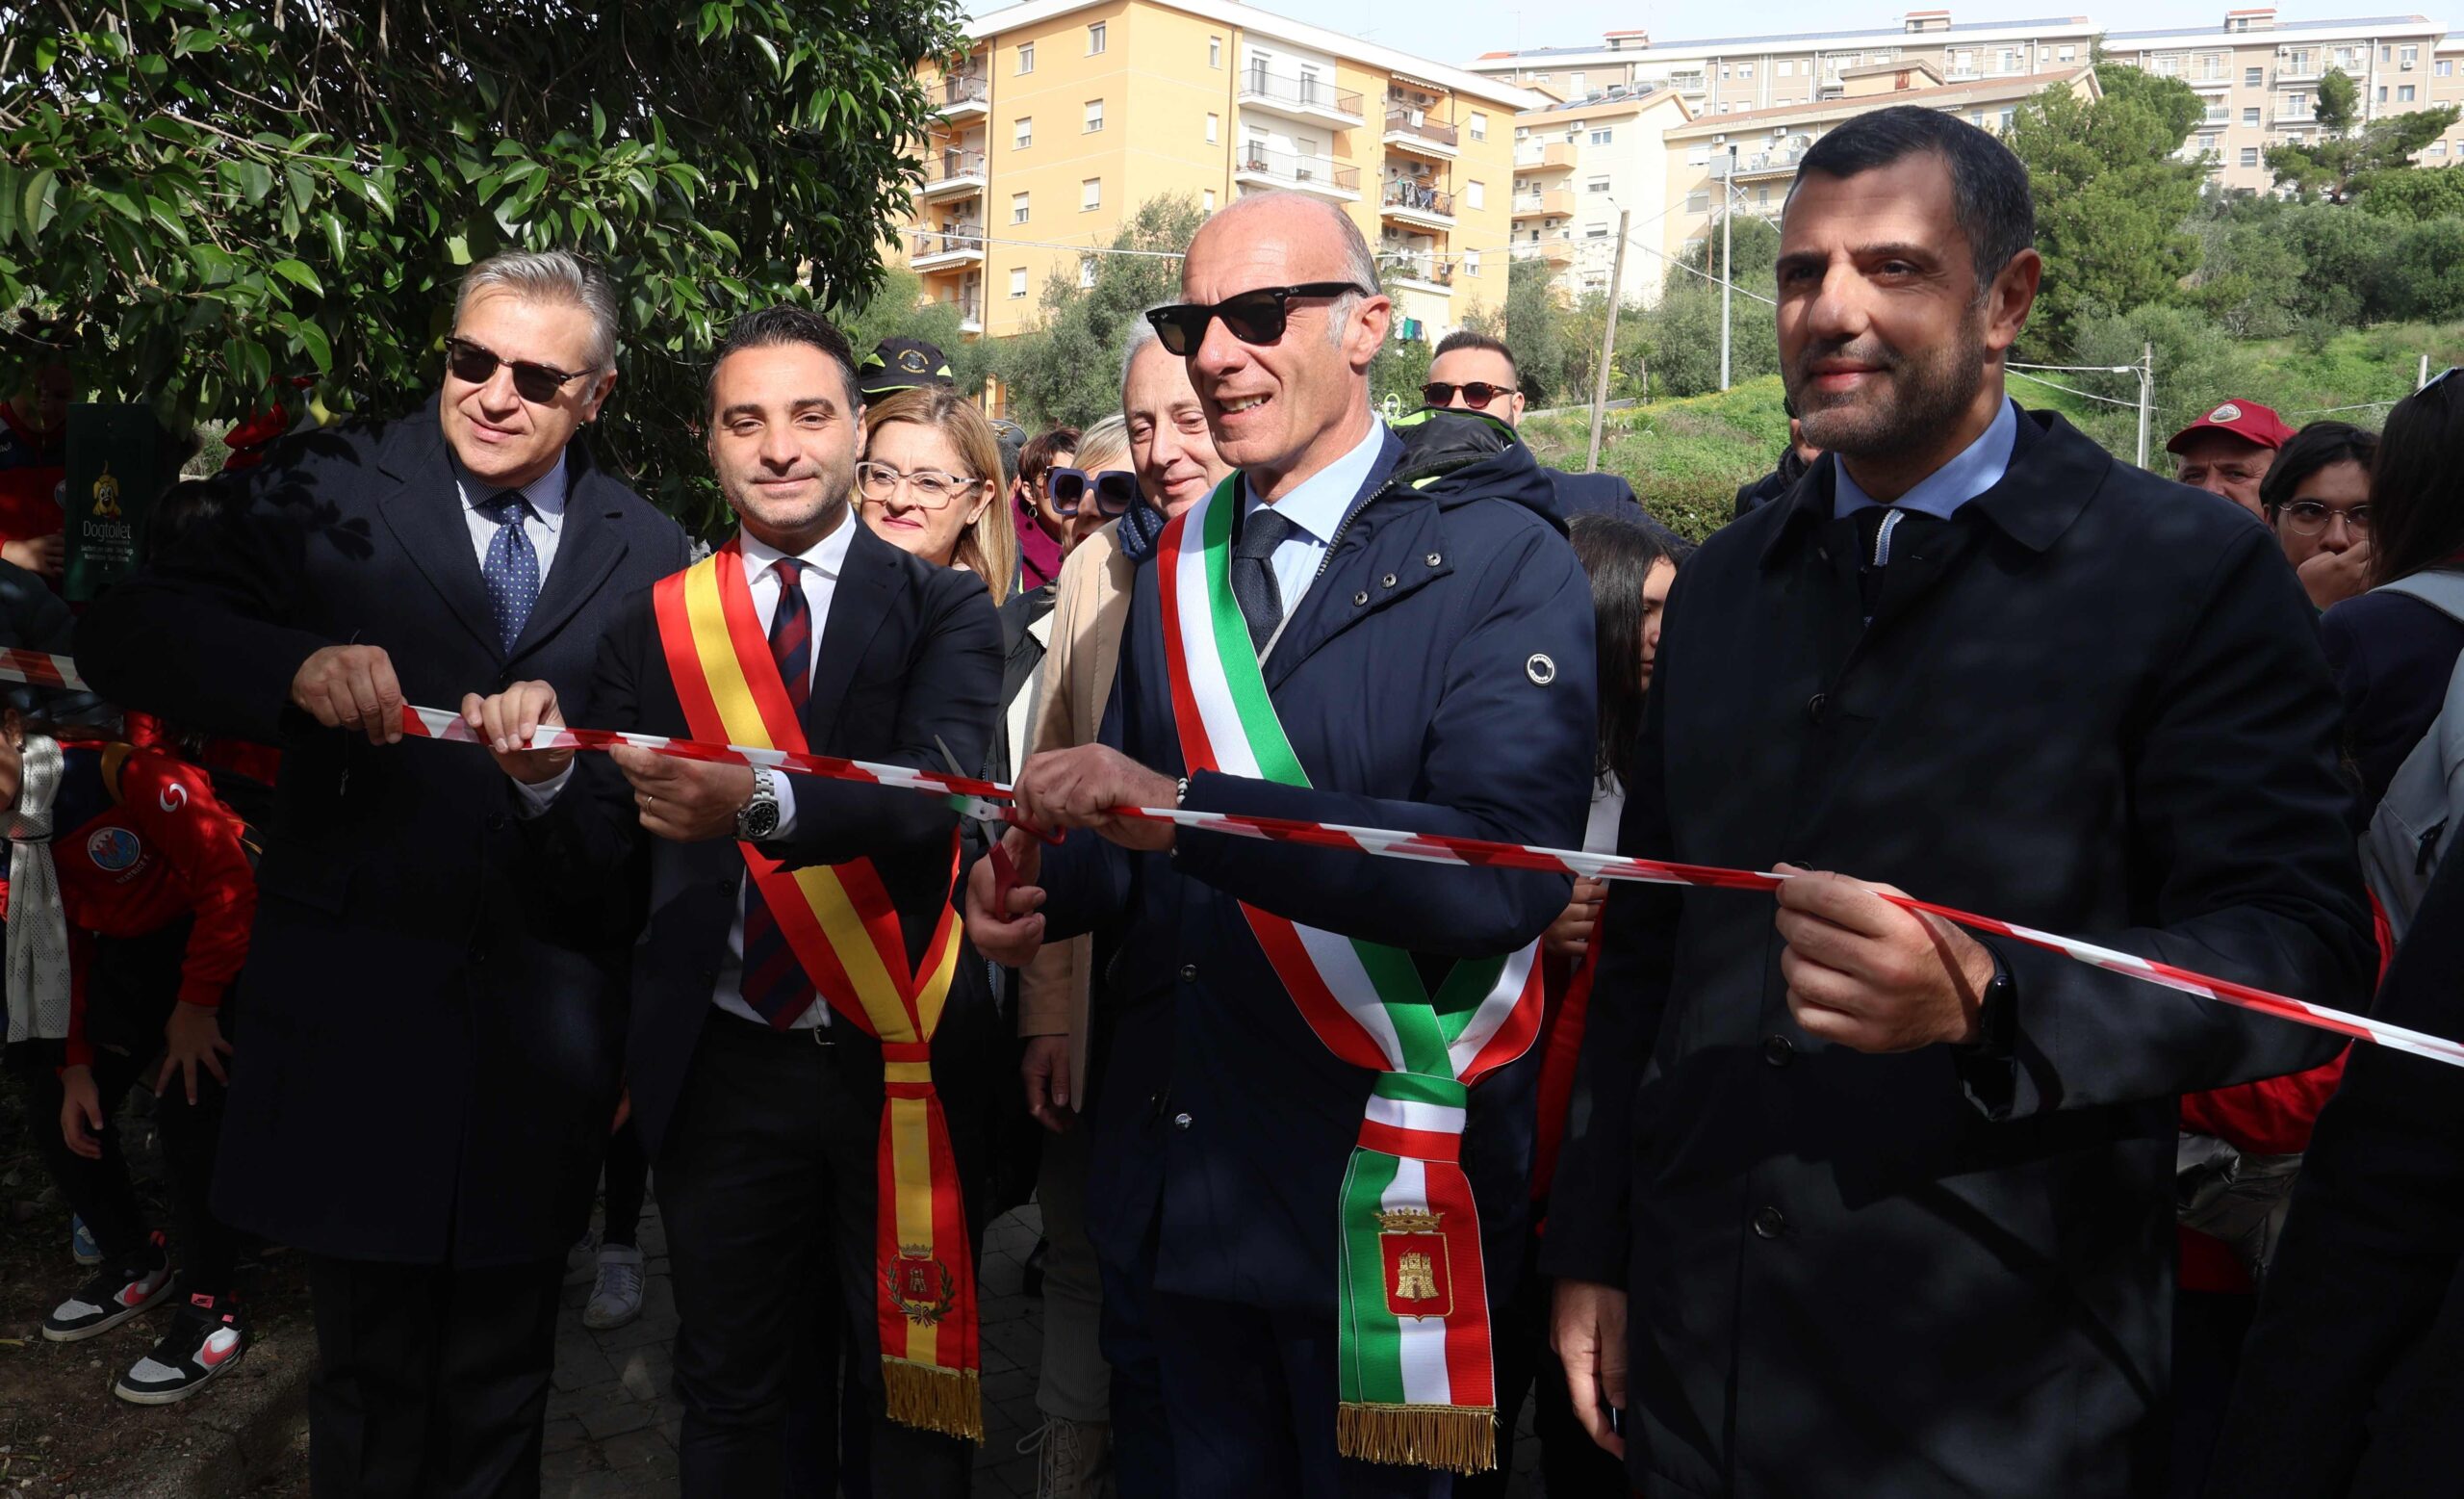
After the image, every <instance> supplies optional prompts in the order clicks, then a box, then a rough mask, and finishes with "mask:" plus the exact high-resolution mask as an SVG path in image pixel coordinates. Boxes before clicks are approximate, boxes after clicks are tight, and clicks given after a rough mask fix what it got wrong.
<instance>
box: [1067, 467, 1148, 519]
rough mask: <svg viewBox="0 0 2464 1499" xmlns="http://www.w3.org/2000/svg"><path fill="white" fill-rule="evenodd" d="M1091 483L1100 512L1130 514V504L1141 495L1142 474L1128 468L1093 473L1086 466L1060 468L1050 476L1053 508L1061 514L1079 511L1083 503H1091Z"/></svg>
mask: <svg viewBox="0 0 2464 1499" xmlns="http://www.w3.org/2000/svg"><path fill="white" fill-rule="evenodd" d="M1089 488H1092V489H1093V490H1094V495H1095V513H1096V514H1098V515H1110V516H1120V515H1127V514H1128V513H1129V507H1130V506H1131V505H1132V504H1136V503H1137V501H1138V498H1139V495H1138V476H1137V475H1135V474H1133V473H1131V472H1130V471H1129V470H1127V469H1106V470H1104V471H1103V472H1102V473H1100V474H1090V473H1088V472H1087V471H1086V470H1085V469H1062V468H1057V469H1054V470H1053V471H1052V478H1051V480H1050V491H1049V492H1050V493H1051V495H1052V508H1053V510H1054V511H1055V512H1056V513H1058V514H1061V515H1075V514H1077V513H1078V508H1079V506H1081V505H1083V504H1086V503H1087V492H1088V490H1089Z"/></svg>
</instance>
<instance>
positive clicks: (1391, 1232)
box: [1156, 479, 1542, 1473]
mask: <svg viewBox="0 0 2464 1499" xmlns="http://www.w3.org/2000/svg"><path fill="white" fill-rule="evenodd" d="M1239 504H1240V501H1239V492H1238V490H1237V488H1236V487H1235V483H1234V481H1233V480H1230V479H1227V480H1225V481H1224V483H1223V484H1222V485H1221V486H1220V487H1219V488H1218V489H1217V490H1216V491H1215V492H1214V493H1213V494H1211V495H1209V496H1208V497H1207V498H1205V499H1204V500H1201V501H1200V502H1198V504H1196V505H1194V506H1193V507H1192V508H1191V509H1190V510H1189V512H1188V513H1186V514H1184V515H1182V516H1181V517H1180V518H1179V519H1177V520H1175V521H1173V522H1172V523H1171V524H1170V525H1169V526H1168V527H1166V528H1165V530H1164V535H1163V540H1162V543H1161V545H1160V548H1159V556H1158V559H1157V572H1156V577H1157V579H1158V581H1159V583H1160V585H1161V588H1162V593H1161V603H1162V606H1163V618H1164V641H1165V649H1166V652H1167V654H1168V658H1169V661H1170V679H1171V690H1172V715H1173V721H1174V723H1175V724H1176V725H1177V726H1178V728H1179V730H1180V737H1181V754H1182V758H1183V760H1184V761H1185V762H1186V763H1187V764H1188V766H1189V768H1190V769H1191V770H1192V771H1193V772H1195V771H1198V770H1219V771H1221V772H1223V773H1224V774H1227V775H1237V776H1251V777H1256V778H1259V779H1263V780H1269V781H1274V782H1277V783H1279V784H1282V785H1285V786H1307V785H1308V784H1309V777H1308V775H1307V773H1306V772H1304V771H1303V770H1302V769H1301V766H1300V762H1299V759H1298V757H1296V755H1295V754H1294V753H1293V750H1292V745H1291V742H1290V741H1289V740H1288V739H1287V738H1286V737H1284V733H1283V725H1282V723H1281V722H1280V721H1279V720H1278V719H1277V718H1276V716H1275V710H1274V704H1273V702H1272V701H1271V700H1270V699H1269V697H1268V695H1267V688H1266V679H1265V677H1264V676H1263V675H1262V674H1261V673H1260V671H1259V668H1258V656H1257V651H1256V650H1255V648H1254V647H1253V646H1252V645H1251V644H1250V640H1249V631H1248V627H1247V625H1246V624H1245V622H1244V621H1243V620H1242V617H1241V608H1240V605H1239V604H1238V603H1236V602H1235V601H1234V599H1233V596H1232V588H1231V579H1230V571H1229V560H1230V556H1231V544H1232V521H1233V517H1234V515H1235V514H1236V513H1237V511H1238V508H1239ZM1241 909H1242V911H1243V913H1244V914H1245V915H1246V917H1248V921H1249V929H1250V931H1251V932H1252V933H1254V934H1255V935H1256V937H1257V940H1258V945H1259V946H1260V947H1261V948H1263V949H1264V950H1265V952H1266V956H1267V961H1268V962H1269V963H1270V964H1271V965H1272V966H1273V968H1274V970H1275V974H1276V976H1277V977H1279V978H1280V979H1281V980H1282V981H1283V987H1284V989H1285V990H1286V991H1287V992H1288V993H1289V994H1290V995H1292V998H1293V1002H1294V1003H1295V1004H1296V1005H1297V1006H1298V1007H1299V1010H1300V1013H1301V1016H1302V1017H1303V1018H1304V1019H1305V1020H1307V1021H1308V1022H1309V1026H1310V1028H1311V1029H1312V1030H1314V1031H1316V1032H1317V1035H1318V1039H1319V1040H1320V1041H1322V1042H1323V1043H1324V1044H1325V1045H1326V1047H1327V1049H1329V1050H1331V1051H1333V1052H1334V1053H1335V1055H1337V1056H1339V1057H1341V1058H1343V1059H1344V1060H1345V1061H1347V1062H1349V1063H1351V1064H1352V1065H1353V1066H1355V1067H1363V1068H1367V1069H1369V1070H1371V1071H1373V1072H1374V1073H1377V1080H1376V1084H1375V1087H1374V1089H1373V1092H1372V1093H1371V1095H1370V1099H1369V1109H1368V1117H1367V1118H1366V1119H1364V1120H1363V1121H1362V1123H1361V1127H1360V1137H1359V1141H1358V1143H1357V1144H1356V1145H1355V1147H1354V1148H1353V1150H1352V1153H1351V1162H1350V1165H1349V1167H1348V1168H1347V1170H1346V1172H1345V1174H1344V1187H1343V1200H1342V1202H1341V1203H1340V1207H1339V1210H1340V1215H1341V1216H1340V1228H1339V1230H1338V1231H1339V1234H1340V1250H1341V1262H1342V1267H1343V1269H1342V1283H1341V1285H1340V1286H1339V1288H1338V1293H1337V1299H1338V1304H1339V1312H1338V1316H1339V1318H1340V1327H1339V1330H1338V1331H1339V1337H1340V1348H1339V1352H1338V1355H1337V1357H1338V1360H1339V1365H1340V1376H1341V1395H1342V1401H1343V1404H1342V1406H1341V1408H1340V1409H1339V1410H1338V1411H1337V1414H1336V1441H1337V1446H1338V1448H1339V1450H1340V1451H1341V1452H1342V1453H1343V1454H1344V1455H1345V1456H1347V1457H1353V1458H1365V1459H1368V1460H1372V1461H1376V1462H1399V1463H1409V1464H1415V1465H1418V1466H1423V1467H1435V1468H1447V1469H1451V1470H1452V1471H1454V1472H1458V1473H1476V1472H1480V1471H1483V1470H1485V1469H1488V1468H1493V1467H1495V1466H1496V1465H1497V1383H1496V1374H1495V1371H1494V1369H1493V1367H1492V1360H1491V1357H1490V1348H1489V1308H1488V1282H1487V1279H1486V1278H1485V1275H1484V1272H1483V1270H1482V1266H1481V1262H1480V1222H1479V1214H1478V1212H1477V1210H1476V1208H1475V1206H1474V1204H1473V1201H1472V1184H1471V1181H1470V1180H1469V1179H1468V1178H1467V1177H1466V1176H1464V1175H1463V1168H1462V1165H1461V1163H1460V1156H1461V1147H1462V1137H1463V1118H1464V1112H1465V1107H1466V1104H1467V1102H1468V1098H1469V1090H1470V1088H1471V1087H1472V1085H1473V1084H1475V1083H1476V1082H1478V1081H1479V1080H1480V1078H1482V1077H1483V1076H1485V1075H1487V1074H1488V1073H1491V1072H1493V1071H1495V1070H1496V1069H1498V1068H1500V1067H1502V1066H1504V1065H1505V1064H1507V1063H1508V1062H1511V1061H1513V1060H1514V1059H1515V1058H1517V1057H1519V1056H1521V1055H1522V1054H1523V1053H1524V1051H1525V1050H1526V1049H1527V1048H1528V1047H1530V1045H1531V1043H1532V1039H1533V1038H1534V1037H1535V1036H1536V1035H1537V1034H1538V1032H1539V1028H1540V1017H1541V1006H1542V996H1541V985H1540V967H1539V964H1538V963H1537V962H1536V961H1535V959H1536V957H1537V954H1538V950H1539V948H1538V943H1533V944H1532V945H1531V946H1529V947H1527V948H1525V949H1523V950H1522V951H1520V952H1515V953H1511V954H1508V955H1507V956H1505V957H1501V958H1486V959H1480V960H1476V961H1464V962H1458V963H1456V964H1455V965H1454V967H1453V969H1451V970H1450V972H1449V973H1448V974H1447V977H1446V980H1445V982H1444V983H1443V984H1441V985H1440V986H1439V987H1438V991H1437V994H1436V995H1434V996H1432V995H1430V994H1429V993H1428V990H1427V987H1426V986H1425V985H1424V984H1423V983H1422V981H1421V976H1420V970H1419V969H1417V968H1416V967H1415V966H1414V964H1413V960H1412V955H1411V954H1410V953H1408V952H1405V951H1404V950H1402V949H1401V948H1399V947H1387V946H1381V945H1379V944H1377V943H1369V942H1361V941H1359V940H1357V939H1354V938H1348V937H1343V936H1339V935H1337V934H1336V933H1333V932H1325V931H1321V930H1319V929H1318V928H1316V927H1311V926H1303V925H1300V924H1299V923H1298V922H1296V921H1292V920H1289V919H1287V918H1286V917H1279V916H1275V915H1273V914H1272V913H1270V912H1266V911H1261V910H1259V909H1258V908H1257V907H1255V906H1252V905H1248V904H1246V903H1244V904H1243V906H1242V908H1241Z"/></svg>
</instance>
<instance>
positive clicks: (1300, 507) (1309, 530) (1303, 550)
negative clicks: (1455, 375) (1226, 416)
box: [1241, 416, 1386, 619]
mask: <svg viewBox="0 0 2464 1499" xmlns="http://www.w3.org/2000/svg"><path fill="white" fill-rule="evenodd" d="M1385 447H1386V424H1385V423H1384V422H1382V421H1379V420H1378V419H1377V418H1376V417H1374V416H1372V417H1371V418H1370V419H1369V435H1368V436H1366V437H1363V438H1362V439H1361V440H1360V442H1359V443H1358V444H1357V445H1356V446H1355V447H1353V449H1352V450H1351V452H1347V453H1345V454H1344V455H1343V456H1342V457H1340V458H1337V459H1336V460H1335V461H1334V462H1332V463H1329V464H1327V465H1326V466H1325V467H1324V468H1322V469H1320V470H1319V471H1318V472H1317V473H1315V474H1312V475H1310V476H1309V477H1308V478H1304V479H1302V480H1301V481H1300V482H1299V484H1298V485H1297V486H1296V487H1295V488H1294V489H1293V491H1292V493H1290V494H1288V495H1286V496H1284V497H1283V498H1282V499H1280V500H1277V501H1276V502H1274V513H1275V514H1277V515H1280V516H1282V517H1283V518H1284V519H1285V520H1287V521H1290V522H1291V523H1292V525H1293V531H1292V534H1291V535H1289V536H1286V537H1285V538H1284V539H1283V540H1282V541H1281V542H1279V543H1277V544H1276V546H1275V549H1274V553H1273V555H1272V556H1270V557H1268V559H1267V565H1268V566H1269V567H1271V568H1272V569H1274V585H1275V588H1276V590H1277V591H1278V592H1279V593H1281V594H1282V596H1283V617H1284V618H1286V619H1290V618H1291V617H1292V616H1293V615H1294V614H1296V613H1298V612H1299V609H1300V596H1301V595H1302V594H1305V593H1307V592H1308V591H1309V584H1310V583H1312V582H1315V581H1316V580H1317V577H1318V564H1319V562H1320V561H1321V560H1322V559H1323V558H1324V557H1325V555H1326V549H1327V548H1328V547H1330V546H1333V545H1334V542H1335V532H1336V531H1338V530H1342V529H1343V524H1344V517H1345V516H1347V515H1349V514H1350V513H1351V503H1352V502H1353V501H1354V500H1357V499H1359V498H1360V486H1361V485H1363V484H1365V483H1367V482H1369V471H1370V470H1371V469H1373V468H1374V467H1375V466H1376V464H1377V454H1378V453H1379V452H1383V451H1384V450H1385ZM1241 492H1242V494H1243V495H1244V496H1245V504H1246V505H1247V506H1248V508H1247V509H1245V510H1243V511H1242V512H1241V513H1242V516H1243V518H1244V519H1246V518H1247V517H1248V515H1249V514H1251V513H1252V512H1254V511H1255V510H1256V509H1257V508H1258V507H1259V506H1260V505H1262V504H1265V503H1266V502H1264V501H1262V500H1260V499H1259V498H1258V497H1257V496H1255V495H1252V494H1249V492H1248V485H1247V484H1246V483H1244V484H1243V485H1242V489H1241Z"/></svg>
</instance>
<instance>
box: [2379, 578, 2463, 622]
mask: <svg viewBox="0 0 2464 1499" xmlns="http://www.w3.org/2000/svg"><path fill="white" fill-rule="evenodd" d="M2370 591H2371V592H2373V593H2400V594H2403V595H2404V596H2405V597H2407V598H2414V599H2419V600H2421V601H2422V602H2423V603H2424V604H2426V605H2428V606H2429V607H2431V608H2434V609H2436V610H2438V611H2439V612H2440V613H2442V614H2444V615H2446V616H2447V617H2448V618H2450V619H2451V620H2453V621H2455V622H2456V623H2457V624H2459V625H2464V568H2453V567H2425V568H2424V569H2422V570H2421V571H2420V572H2418V573H2414V574H2413V575H2411V576H2410V577H2407V578H2399V579H2397V580H2396V581H2395V582H2384V583H2380V584H2379V585H2378V586H2377V587H2375V588H2373V589H2371V590H2370Z"/></svg>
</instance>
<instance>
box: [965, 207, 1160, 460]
mask: <svg viewBox="0 0 2464 1499" xmlns="http://www.w3.org/2000/svg"><path fill="white" fill-rule="evenodd" d="M1204 222H1206V212H1205V210H1204V209H1201V208H1200V207H1198V204H1197V199H1196V198H1194V197H1193V196H1190V195H1188V194H1174V195H1171V196H1167V197H1159V198H1151V199H1149V200H1147V201H1146V202H1143V203H1141V204H1140V205H1139V206H1138V211H1137V212H1136V213H1134V214H1132V215H1131V216H1130V218H1129V222H1127V223H1125V224H1123V225H1122V226H1121V229H1120V232H1119V233H1118V234H1116V235H1115V236H1114V237H1113V243H1112V247H1113V248H1114V249H1116V250H1138V251H1143V252H1144V253H1141V254H1125V255H1124V254H1117V255H1096V256H1093V257H1091V258H1092V260H1093V262H1094V284H1093V285H1091V286H1082V285H1080V284H1079V280H1080V277H1079V271H1078V268H1077V267H1074V266H1073V267H1068V268H1065V269H1063V270H1060V271H1054V272H1053V274H1052V278H1051V279H1050V280H1049V281H1047V282H1045V284H1044V288H1043V297H1042V302H1041V308H1040V311H1041V319H1040V323H1039V325H1038V326H1037V327H1036V329H1035V330H1034V331H1033V332H1030V333H1023V334H1020V335H1019V336H1018V337H1016V338H1014V339H1010V340H1008V341H1007V342H1006V343H1005V345H1004V347H1003V348H1002V349H1000V350H999V351H998V352H997V353H996V354H995V355H994V366H995V372H996V373H997V374H998V375H999V376H1000V377H1001V380H1002V382H1003V383H1004V384H1005V385H1007V386H1008V387H1009V392H1010V399H1011V402H1012V404H1013V407H1014V411H1015V413H1016V415H1017V417H1018V419H1019V420H1020V421H1022V422H1024V423H1026V424H1027V426H1029V427H1031V428H1032V427H1039V426H1056V425H1066V426H1087V425H1088V424H1090V423H1092V422H1096V421H1099V420H1101V419H1102V418H1104V417H1106V416H1110V415H1113V414H1115V413H1117V412H1118V411H1119V410H1120V356H1121V349H1122V348H1123V347H1124V344H1125V342H1126V340H1127V338H1128V335H1129V329H1130V325H1131V324H1132V323H1135V322H1136V321H1137V320H1138V319H1139V318H1140V317H1142V316H1143V315H1144V313H1145V311H1146V309H1147V308H1149V307H1152V306H1154V305H1155V304H1156V303H1157V302H1168V301H1176V300H1178V299H1179V297H1180V295H1181V263H1180V260H1179V259H1178V256H1179V255H1180V253H1181V252H1182V251H1184V250H1186V249H1188V248H1189V247H1190V241H1191V239H1192V238H1193V237H1194V236H1195V235H1196V233H1197V231H1198V226H1199V225H1200V224H1203V223H1204Z"/></svg>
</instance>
